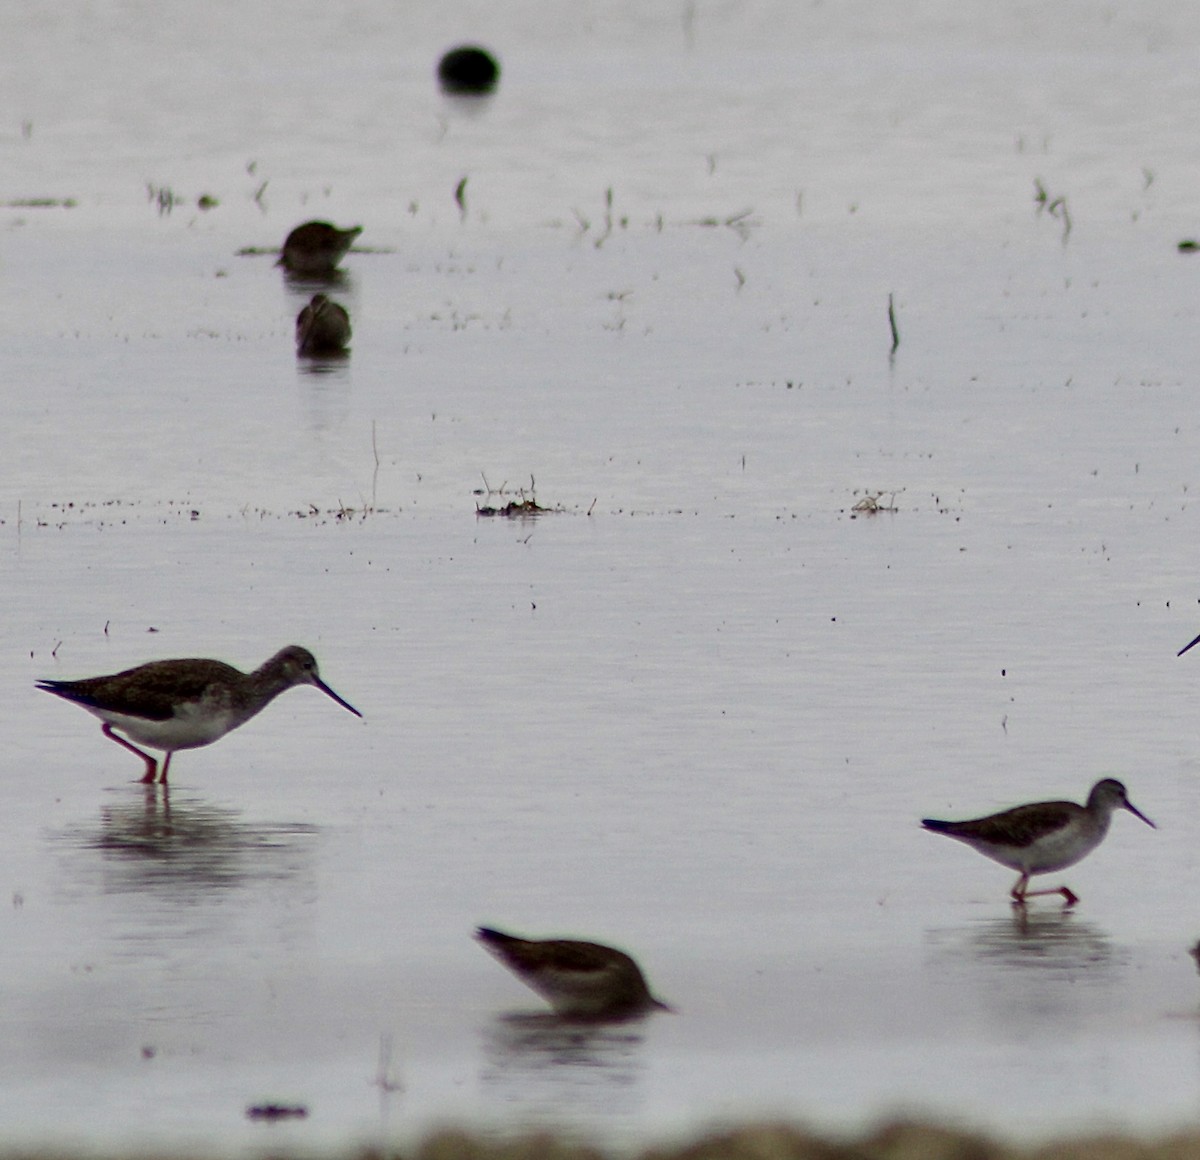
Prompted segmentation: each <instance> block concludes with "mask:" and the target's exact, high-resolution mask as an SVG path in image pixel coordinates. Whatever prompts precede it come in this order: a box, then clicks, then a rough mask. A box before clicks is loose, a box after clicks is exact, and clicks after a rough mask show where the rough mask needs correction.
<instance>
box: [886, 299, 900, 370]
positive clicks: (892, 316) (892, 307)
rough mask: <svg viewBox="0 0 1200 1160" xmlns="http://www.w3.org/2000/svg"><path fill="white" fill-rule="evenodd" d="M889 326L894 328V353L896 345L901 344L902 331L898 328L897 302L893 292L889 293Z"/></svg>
mask: <svg viewBox="0 0 1200 1160" xmlns="http://www.w3.org/2000/svg"><path fill="white" fill-rule="evenodd" d="M888 326H890V327H891V328H892V351H891V353H892V355H893V356H894V355H895V353H896V347H898V346H899V345H900V331H899V330H897V329H896V303H895V301H894V300H893V298H892V295H891V294H888Z"/></svg>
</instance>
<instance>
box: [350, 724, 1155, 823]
mask: <svg viewBox="0 0 1200 1160" xmlns="http://www.w3.org/2000/svg"><path fill="white" fill-rule="evenodd" d="M360 716H361V714H360ZM1125 808H1126V809H1127V810H1128V811H1129V812H1130V813H1131V814H1133V816H1134V817H1135V818H1141V819H1142V821H1143V822H1145V823H1146V825H1148V826H1149V827H1150V828H1151V829H1152V830H1157V829H1158V827H1157V826H1156V825H1155V824H1154V823H1153V822H1152V821H1151V820H1150V819H1149V818H1148V817H1146V815H1145V814H1144V813H1142V811H1141V810H1139V809H1138V808H1137V806H1135V805H1134V804H1133V802H1131V801H1130V800H1129V799H1128V798H1126V799H1125Z"/></svg>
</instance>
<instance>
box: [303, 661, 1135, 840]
mask: <svg viewBox="0 0 1200 1160" xmlns="http://www.w3.org/2000/svg"><path fill="white" fill-rule="evenodd" d="M313 684H314V685H316V686H317V688H318V689H320V690H321V692H322V693H324V694H325V696H327V697H332V698H333V699H334V700H335V701H336V702H337V703H338V704H339V705H341V707H342V708H343V709H349V710H350V712H351V713H353V714H354V715H355V717H361V716H362V714H361V713H360V712H359V711H358V710H357V709H356V708H355V707H354V706H353V705H351V704H350V702H349V701H343V700H342V698H341V697H339V696H338V695H337V693H335V692H334V691H333V690H332V689H331V688H330V687H329V686H328V685H327V684H326V683H325V682H324V681H313ZM1138 817H1141V815H1140V814H1138ZM1143 820H1144V819H1143Z"/></svg>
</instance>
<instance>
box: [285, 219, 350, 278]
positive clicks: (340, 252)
mask: <svg viewBox="0 0 1200 1160" xmlns="http://www.w3.org/2000/svg"><path fill="white" fill-rule="evenodd" d="M361 233H362V226H351V227H350V228H349V229H345V230H339V229H338V228H337V226H335V225H330V224H329V222H305V223H304V224H303V225H300V226H297V227H296V228H295V229H294V230H292V232H291V233H290V234H288V236H287V238H286V239H285V240H284V243H283V249H281V250H280V251H279V261H278V262H276V263H275V264H276V265H277V266H283V267H284V268H285V269H287V270H290V271H291V272H292V273H293V274H332V273H333V271H334V269H335V267H336V266H337V264H338V263H339V262H340V261H341V260H342V258H343V257H345V255H346V251H347V250H349V249H350V247H351V246H352V245H354V239H355V238H357V237H358V235H359V234H361Z"/></svg>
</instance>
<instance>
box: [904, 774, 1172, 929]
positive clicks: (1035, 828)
mask: <svg viewBox="0 0 1200 1160" xmlns="http://www.w3.org/2000/svg"><path fill="white" fill-rule="evenodd" d="M1119 809H1124V810H1128V811H1129V812H1130V813H1131V814H1133V816H1134V817H1136V818H1141V819H1142V821H1143V822H1145V823H1146V825H1148V826H1151V827H1153V826H1154V823H1153V822H1152V821H1151V820H1150V819H1149V818H1148V817H1146V815H1145V814H1143V813H1142V812H1141V810H1139V809H1137V808H1136V807H1135V806H1134V804H1133V803H1132V802H1131V801H1130V800H1129V798H1128V797H1126V796H1125V787H1124V786H1123V785H1122V784H1121V783H1120V782H1119V781H1116V780H1114V779H1113V778H1111V777H1106V778H1105V779H1104V780H1103V781H1098V782H1096V784H1095V785H1094V786H1092V792H1091V793H1090V794H1088V800H1087V805H1085V806H1081V805H1076V803H1075V802H1033V803H1032V804H1031V805H1027V806H1017V807H1016V808H1015V809H1011V810H1004V811H1003V813H999V814H989V815H988V816H987V817H986V818H973V819H971V820H970V821H966V822H943V821H939V820H938V819H936V818H924V819H922V821H921V825H923V826H924V827H925V828H926V829H927V830H932V831H933V832H934V833H935V834H945V835H947V837H951V838H957V839H958V840H959V841H960V842H965V843H966V844H967V845H968V846H970V847H971V848H972V849H975V850H978V851H979V852H980V853H981V854H985V855H987V857H989V858H991V859H992V861H993V862H999V863H1000V865H1001V866H1007V867H1008V868H1009V869H1010V870H1016V871H1018V872H1019V873H1020V875H1021V876H1020V878H1018V879H1017V884H1016V885H1015V886H1014V887H1013V888H1012V898H1013V902H1015V903H1017V904H1018V905H1022V906H1023V905H1024V903H1025V899H1027V898H1036V897H1037V896H1038V895H1041V894H1061V895H1062V896H1063V898H1065V899H1066V904H1067V906H1074V905H1075V903H1077V902H1078V901H1079V898H1078V896H1077V895H1076V894H1075V893H1074V891H1072V890H1071V889H1070V888H1069V887H1067V886H1056V887H1055V888H1054V889H1053V890H1030V889H1029V888H1028V887H1029V879H1030V878H1031V877H1032V876H1033V875H1034V874H1049V873H1051V872H1052V871H1054V870H1065V869H1066V868H1067V867H1068V866H1074V865H1075V863H1076V862H1078V861H1079V860H1080V859H1081V858H1084V857H1086V856H1087V855H1088V854H1090V853H1091V852H1092V851H1093V850H1094V849H1095V848H1096V847H1097V846H1099V845H1100V843H1101V842H1102V841H1104V835H1105V834H1107V833H1108V825H1109V822H1111V821H1112V815H1113V811H1114V810H1119Z"/></svg>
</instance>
